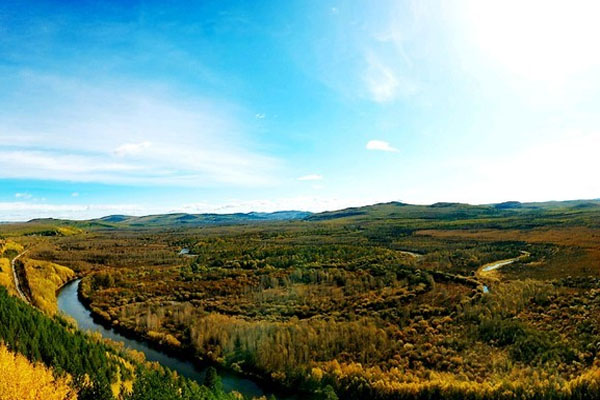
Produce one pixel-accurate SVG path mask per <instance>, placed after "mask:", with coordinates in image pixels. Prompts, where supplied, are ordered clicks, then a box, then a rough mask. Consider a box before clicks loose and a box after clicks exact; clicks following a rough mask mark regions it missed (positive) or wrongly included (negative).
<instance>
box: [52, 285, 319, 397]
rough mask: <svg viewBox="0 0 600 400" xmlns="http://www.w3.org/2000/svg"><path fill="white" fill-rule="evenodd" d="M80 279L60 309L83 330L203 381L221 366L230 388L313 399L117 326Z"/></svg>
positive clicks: (61, 295) (256, 394) (61, 301)
mask: <svg viewBox="0 0 600 400" xmlns="http://www.w3.org/2000/svg"><path fill="white" fill-rule="evenodd" d="M80 281H81V279H78V280H76V281H72V282H71V283H70V284H67V285H65V286H63V288H62V289H61V292H60V293H59V308H60V309H61V311H63V312H64V313H65V314H67V315H70V316H71V317H72V318H74V319H75V320H76V321H77V322H78V324H79V325H80V329H82V330H93V331H97V332H100V333H101V334H102V335H103V336H105V337H107V338H109V339H112V340H115V341H120V342H124V343H125V345H126V346H127V347H130V348H133V349H134V350H138V351H141V352H143V353H144V354H145V355H146V358H147V359H148V360H149V361H157V362H159V363H160V364H162V365H164V366H166V367H168V368H170V369H172V370H174V371H177V372H178V373H179V374H180V375H182V376H185V377H187V378H189V379H193V380H195V381H197V382H199V383H200V384H202V382H203V381H204V373H205V371H206V369H207V368H208V367H210V366H214V367H216V368H217V369H218V371H219V375H220V376H221V379H222V381H223V385H224V388H225V389H226V390H227V391H231V390H235V391H237V392H240V393H242V394H243V395H245V396H247V397H260V396H263V395H264V396H268V395H270V394H275V395H276V396H277V398H278V399H283V400H297V399H299V398H310V397H309V396H310V394H309V393H304V394H303V395H297V394H291V390H290V389H289V388H285V387H282V386H281V385H278V384H277V382H272V381H270V380H268V379H264V378H263V377H261V376H259V375H256V374H252V373H247V372H245V373H239V372H237V371H233V370H231V369H228V368H226V367H224V366H223V365H221V364H218V363H215V362H213V361H212V360H208V359H203V358H201V357H199V356H198V355H197V353H196V351H195V350H194V349H192V348H190V347H189V346H182V347H180V348H174V347H173V346H169V345H168V344H166V343H161V342H160V341H156V340H153V338H151V337H149V336H147V335H145V334H144V333H140V332H138V331H135V330H133V329H128V328H127V327H124V326H121V325H114V324H113V323H112V321H111V320H110V319H107V318H105V317H103V316H102V314H100V313H97V312H95V311H94V308H93V307H91V300H90V299H89V298H88V297H87V296H86V295H85V294H84V293H83V291H82V290H81V285H80V284H79V282H80ZM65 295H66V297H65ZM69 296H70V297H69Z"/></svg>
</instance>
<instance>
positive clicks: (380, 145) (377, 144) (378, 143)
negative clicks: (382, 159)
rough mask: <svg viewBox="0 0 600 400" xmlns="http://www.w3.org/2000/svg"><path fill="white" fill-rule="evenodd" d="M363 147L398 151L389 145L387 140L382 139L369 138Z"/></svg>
mask: <svg viewBox="0 0 600 400" xmlns="http://www.w3.org/2000/svg"><path fill="white" fill-rule="evenodd" d="M365 148H366V149H367V150H377V151H389V152H398V149H397V148H395V147H393V146H391V145H390V144H389V143H388V142H384V141H383V140H369V141H368V142H367V145H366V146H365Z"/></svg>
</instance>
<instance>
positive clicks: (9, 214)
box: [0, 201, 158, 221]
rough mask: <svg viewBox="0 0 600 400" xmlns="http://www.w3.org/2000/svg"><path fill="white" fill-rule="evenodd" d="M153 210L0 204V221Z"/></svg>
mask: <svg viewBox="0 0 600 400" xmlns="http://www.w3.org/2000/svg"><path fill="white" fill-rule="evenodd" d="M157 211H158V210H157V209H155V208H149V207H144V206H141V205H137V204H87V205H86V204H46V203H31V202H22V201H16V202H0V215H1V218H0V221H28V220H30V219H34V218H66V219H89V218H98V217H102V216H106V215H110V214H129V215H144V214H149V213H155V212H157Z"/></svg>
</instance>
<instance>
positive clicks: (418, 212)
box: [306, 200, 600, 221]
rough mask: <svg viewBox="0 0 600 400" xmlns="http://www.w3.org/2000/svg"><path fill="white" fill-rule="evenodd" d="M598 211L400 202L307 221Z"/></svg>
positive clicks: (571, 206)
mask: <svg viewBox="0 0 600 400" xmlns="http://www.w3.org/2000/svg"><path fill="white" fill-rule="evenodd" d="M593 208H598V209H599V210H600V200H569V201H548V202H540V203H520V202H518V201H506V202H503V203H497V204H482V205H471V204H465V203H446V202H440V203H434V204H431V205H415V204H406V203H400V202H390V203H379V204H373V205H369V206H363V207H351V208H345V209H343V210H336V211H327V212H323V213H318V214H313V215H310V216H308V217H307V218H306V219H307V220H309V221H326V220H336V219H340V220H341V219H356V220H361V219H371V218H379V219H381V218H390V219H422V220H436V219H439V220H458V219H465V218H486V217H496V216H509V215H513V214H514V215H517V214H522V213H535V212H538V211H558V210H571V211H577V210H583V209H586V210H587V209H593Z"/></svg>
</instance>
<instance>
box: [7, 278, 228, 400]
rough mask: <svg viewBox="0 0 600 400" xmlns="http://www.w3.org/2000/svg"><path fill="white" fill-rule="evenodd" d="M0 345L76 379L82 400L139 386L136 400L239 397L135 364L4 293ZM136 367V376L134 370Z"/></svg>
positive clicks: (106, 398) (104, 399)
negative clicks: (129, 383)
mask: <svg viewBox="0 0 600 400" xmlns="http://www.w3.org/2000/svg"><path fill="white" fill-rule="evenodd" d="M0 321H1V322H2V323H0V340H1V341H2V342H3V343H5V344H6V346H7V347H8V348H9V349H11V350H12V351H15V352H17V353H19V354H22V355H24V356H26V357H27V358H28V359H29V360H31V361H33V362H41V363H44V364H45V365H48V366H51V367H52V368H53V369H54V371H55V373H56V374H58V375H61V374H62V373H63V372H64V373H68V374H69V376H72V377H73V383H72V384H73V386H74V387H75V388H76V390H77V393H78V398H79V399H80V400H86V399H90V400H92V399H93V400H112V399H114V397H115V393H114V391H113V390H112V389H111V384H114V383H115V382H116V381H117V380H121V381H124V380H131V379H133V380H134V384H133V390H132V391H131V392H130V393H124V392H121V393H120V395H119V396H120V398H123V399H125V400H129V399H131V400H134V399H136V400H137V399H150V398H152V399H175V398H179V399H186V400H204V399H215V400H216V399H233V398H236V397H235V396H234V395H230V394H225V393H223V392H220V391H213V390H210V389H208V388H206V387H204V386H199V385H198V384H196V383H195V382H191V381H189V380H187V379H184V378H181V377H178V376H176V375H175V374H173V373H171V372H168V371H165V370H164V369H162V368H161V367H158V366H150V365H146V364H145V363H140V362H135V361H133V360H132V359H131V358H130V357H128V356H127V355H126V354H124V353H122V352H119V351H117V350H116V349H115V348H114V347H112V346H110V345H106V344H104V343H103V342H101V341H98V340H93V339H92V338H90V337H88V336H87V335H85V334H83V333H81V332H80V331H78V330H73V329H72V328H70V327H69V325H68V324H67V323H66V322H65V321H63V320H61V319H57V320H55V319H52V318H49V317H47V316H45V315H43V314H42V313H41V312H39V311H37V310H35V309H33V308H32V307H31V306H29V305H27V304H25V303H23V302H22V301H20V300H17V299H16V298H14V297H12V296H10V295H8V293H7V291H6V290H5V289H4V288H2V287H0ZM131 365H135V370H134V371H132V370H131Z"/></svg>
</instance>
